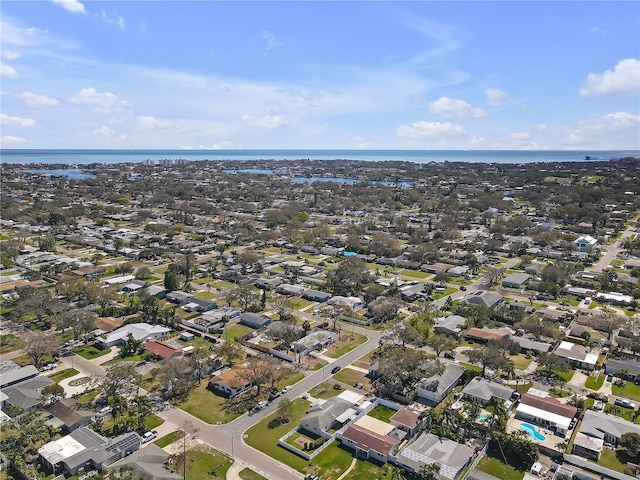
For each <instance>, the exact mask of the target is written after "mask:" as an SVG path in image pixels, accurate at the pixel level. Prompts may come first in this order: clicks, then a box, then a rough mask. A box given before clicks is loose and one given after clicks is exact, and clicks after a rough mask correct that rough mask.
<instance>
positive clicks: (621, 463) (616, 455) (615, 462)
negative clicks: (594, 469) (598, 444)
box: [598, 448, 629, 473]
mask: <svg viewBox="0 0 640 480" xmlns="http://www.w3.org/2000/svg"><path fill="white" fill-rule="evenodd" d="M627 460H629V458H628V457H627V456H626V452H625V451H624V450H612V449H610V448H604V449H603V450H602V454H601V455H600V459H599V460H598V465H602V466H603V467H607V468H610V469H611V470H615V471H616V472H621V473H627V471H626V470H627V465H626V462H627Z"/></svg>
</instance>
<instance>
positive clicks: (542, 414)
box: [516, 403, 571, 430]
mask: <svg viewBox="0 0 640 480" xmlns="http://www.w3.org/2000/svg"><path fill="white" fill-rule="evenodd" d="M516 410H517V411H518V412H522V413H524V414H525V415H530V416H532V417H536V418H540V419H542V420H546V421H548V422H550V423H552V424H554V425H557V426H559V427H562V428H564V429H565V430H568V429H569V424H570V423H571V418H567V417H563V416H562V415H558V414H557V413H551V412H548V411H546V410H541V409H539V408H536V407H532V406H531V405H525V404H523V403H521V404H520V405H518V407H517V408H516Z"/></svg>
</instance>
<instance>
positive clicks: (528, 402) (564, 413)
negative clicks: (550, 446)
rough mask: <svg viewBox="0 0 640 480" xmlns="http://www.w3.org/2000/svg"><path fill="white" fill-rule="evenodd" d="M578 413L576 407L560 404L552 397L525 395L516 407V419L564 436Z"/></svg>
mask: <svg viewBox="0 0 640 480" xmlns="http://www.w3.org/2000/svg"><path fill="white" fill-rule="evenodd" d="M577 413H578V409H577V408H576V407H572V406H571V405H566V404H564V403H561V402H560V401H558V400H557V399H555V398H553V397H540V396H537V395H532V394H530V393H525V394H524V395H522V397H520V403H519V404H518V406H517V407H516V418H520V419H522V420H525V421H527V422H531V423H535V424H537V425H541V426H543V427H545V428H547V429H549V430H553V431H554V432H556V434H558V435H560V436H564V435H566V433H567V430H569V427H570V425H571V422H572V420H573V419H574V418H575V416H576V414H577Z"/></svg>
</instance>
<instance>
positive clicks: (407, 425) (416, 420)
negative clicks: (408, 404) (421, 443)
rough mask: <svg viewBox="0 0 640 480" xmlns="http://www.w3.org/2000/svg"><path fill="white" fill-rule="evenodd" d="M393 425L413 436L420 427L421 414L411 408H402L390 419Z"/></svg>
mask: <svg viewBox="0 0 640 480" xmlns="http://www.w3.org/2000/svg"><path fill="white" fill-rule="evenodd" d="M389 421H390V422H391V425H393V426H394V427H396V428H399V429H400V430H403V431H405V432H407V434H408V436H413V435H414V434H415V433H416V432H417V431H418V427H419V426H420V413H419V412H416V411H415V410H411V409H409V408H402V409H400V410H398V411H397V412H396V413H394V414H393V415H392V416H391V418H389Z"/></svg>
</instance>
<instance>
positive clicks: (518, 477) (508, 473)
mask: <svg viewBox="0 0 640 480" xmlns="http://www.w3.org/2000/svg"><path fill="white" fill-rule="evenodd" d="M477 468H478V470H480V471H481V472H484V473H488V474H489V475H493V476H494V477H497V478H500V479H501V480H522V478H524V472H521V471H520V470H516V469H515V468H513V467H512V466H511V465H507V464H506V463H503V462H501V461H500V460H498V459H497V458H494V457H490V456H489V455H485V456H484V457H483V458H482V460H480V463H478V467H477Z"/></svg>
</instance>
